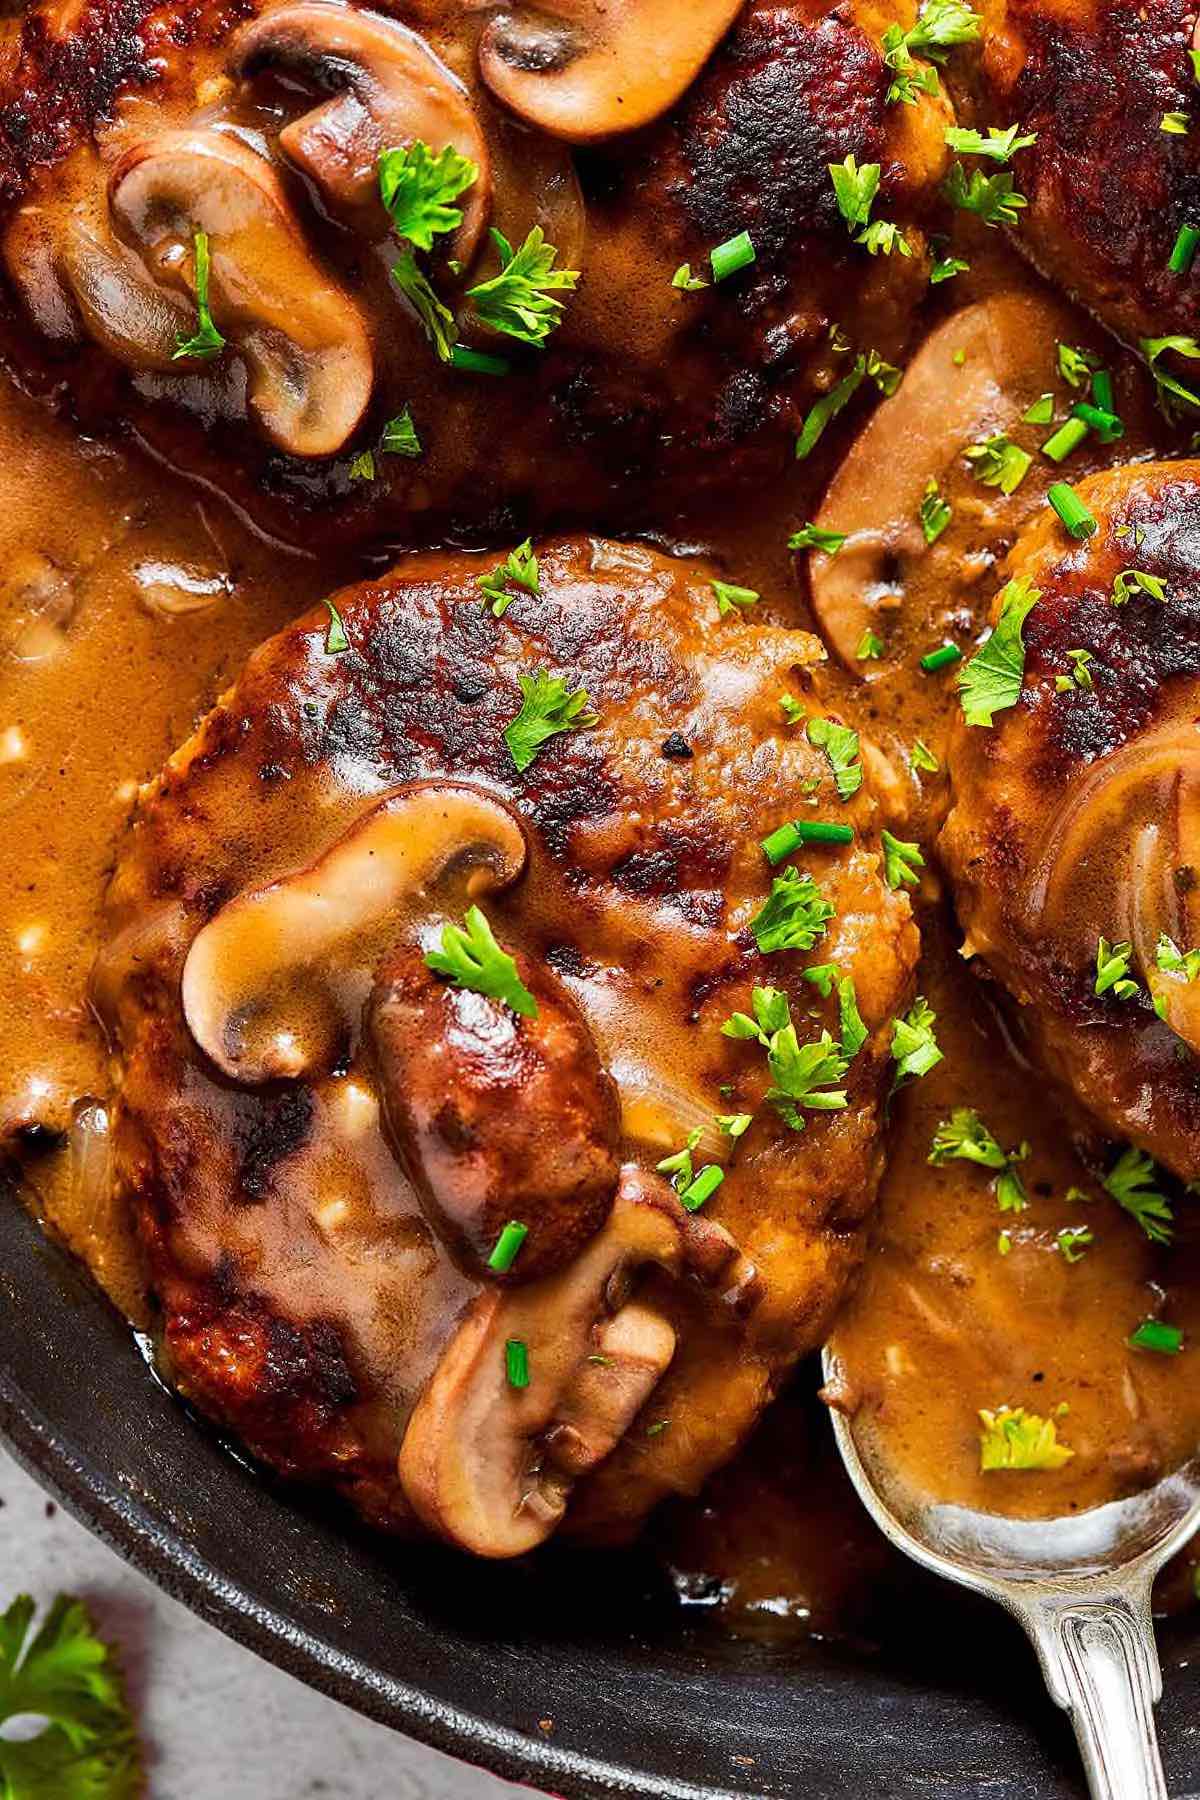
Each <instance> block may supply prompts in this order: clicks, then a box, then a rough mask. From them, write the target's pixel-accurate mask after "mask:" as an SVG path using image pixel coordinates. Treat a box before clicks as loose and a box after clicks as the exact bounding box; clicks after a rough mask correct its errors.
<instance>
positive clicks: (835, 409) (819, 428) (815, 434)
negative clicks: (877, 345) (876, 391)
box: [796, 356, 867, 462]
mask: <svg viewBox="0 0 1200 1800" xmlns="http://www.w3.org/2000/svg"><path fill="white" fill-rule="evenodd" d="M866 373H867V359H866V357H865V356H856V357H855V359H854V366H853V368H852V369H851V370H850V373H849V374H848V375H843V377H842V379H841V380H840V381H839V382H838V383H837V385H836V387H832V388H830V390H829V392H828V393H827V394H823V395H822V396H821V398H820V399H819V400H816V401H814V402H813V404H812V406H811V407H810V408H809V410H808V413H807V415H806V416H805V420H804V423H803V425H802V426H801V427H800V435H799V437H798V438H797V439H796V458H797V461H799V462H803V461H804V458H805V457H806V456H809V455H811V454H812V451H813V450H814V449H815V448H816V444H817V441H818V439H819V438H820V436H821V434H822V432H823V431H824V430H825V427H826V426H827V425H828V423H829V421H830V420H831V419H835V418H836V417H837V415H838V413H840V412H841V411H842V409H843V407H845V406H848V405H849V403H850V401H851V400H852V399H853V398H854V396H855V394H856V393H857V392H858V390H859V388H860V386H861V385H862V382H863V380H864V378H865V376H866Z"/></svg>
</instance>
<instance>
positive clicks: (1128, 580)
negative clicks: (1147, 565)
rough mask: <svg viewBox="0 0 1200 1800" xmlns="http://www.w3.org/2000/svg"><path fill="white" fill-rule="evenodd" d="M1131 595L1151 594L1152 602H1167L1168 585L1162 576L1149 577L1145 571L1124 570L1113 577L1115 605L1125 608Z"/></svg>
mask: <svg viewBox="0 0 1200 1800" xmlns="http://www.w3.org/2000/svg"><path fill="white" fill-rule="evenodd" d="M1130 594H1149V596H1150V598H1151V600H1165V599H1166V597H1167V584H1166V582H1165V581H1164V580H1163V579H1162V577H1161V575H1147V573H1146V571H1145V570H1144V569H1122V571H1121V573H1120V574H1119V575H1114V576H1113V585H1112V603H1113V605H1114V606H1124V604H1125V602H1126V601H1127V600H1128V598H1129V596H1130Z"/></svg>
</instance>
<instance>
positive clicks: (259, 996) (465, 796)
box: [182, 781, 526, 1082]
mask: <svg viewBox="0 0 1200 1800" xmlns="http://www.w3.org/2000/svg"><path fill="white" fill-rule="evenodd" d="M525 854H526V852H525V839H524V836H523V834H522V832H521V828H520V826H519V825H518V824H517V821H516V820H515V819H514V818H513V816H512V814H511V813H510V812H509V811H508V809H507V808H506V807H505V806H503V805H502V804H501V803H500V802H499V801H498V800H494V799H492V798H491V796H490V795H488V794H484V793H482V792H481V791H480V790H479V789H478V788H473V787H468V786H466V785H464V784H461V783H453V782H435V781H429V782H417V783H413V784H412V785H410V786H409V787H407V788H404V789H401V790H400V791H399V792H398V793H393V794H391V795H389V796H388V797H387V798H386V799H385V800H382V801H380V802H379V803H378V804H377V805H376V806H374V807H372V808H371V810H370V811H369V812H368V813H366V815H365V816H364V817H362V818H360V819H358V820H357V821H356V822H355V823H354V824H353V825H352V826H351V827H350V829H349V830H348V831H347V832H345V833H344V834H343V835H342V836H341V837H340V838H338V839H337V841H336V842H335V843H334V844H332V845H331V846H330V847H329V849H327V850H326V851H325V852H324V854H323V855H321V856H319V857H318V858H317V859H316V861H315V862H313V863H311V864H310V865H309V866H308V867H307V868H303V869H298V870H296V871H295V872H294V873H292V874H290V875H286V876H282V877H280V878H279V879H278V880H275V881H271V882H268V883H267V884H266V885H265V886H263V887H258V888H251V889H250V890H248V891H247V892H246V893H243V894H239V895H238V896H237V898H236V899H233V900H230V901H229V902H228V903H227V904H226V905H225V906H223V907H222V908H221V910H220V912H218V913H217V914H216V916H215V918H213V919H210V920H209V922H208V924H207V925H205V926H204V927H203V928H202V929H201V930H200V931H199V932H198V933H197V935H196V937H195V938H194V940H193V942H192V945H191V948H190V950H189V951H188V955H187V961H186V962H185V964H184V969H183V983H182V996H183V1010H184V1015H185V1017H186V1019H187V1023H188V1028H189V1030H190V1031H191V1033H192V1036H193V1037H194V1038H195V1040H196V1043H197V1044H198V1045H199V1046H200V1048H201V1049H202V1050H203V1051H204V1052H205V1054H206V1055H207V1056H208V1057H210V1058H211V1060H212V1061H213V1062H214V1063H216V1065H217V1067H218V1068H219V1069H221V1070H223V1072H224V1073H225V1074H226V1075H229V1076H232V1077H233V1079H234V1080H236V1081H243V1082H260V1081H269V1080H273V1079H279V1078H295V1077H297V1076H300V1075H303V1074H307V1073H312V1072H315V1071H317V1070H320V1069H322V1068H328V1067H329V1066H330V1064H331V1063H332V1061H333V1058H334V1055H335V1052H336V1049H337V1046H338V1044H339V1042H341V1041H342V1040H343V1039H344V1037H345V1034H346V1031H347V1028H348V1025H349V1022H350V1018H351V1016H352V1014H353V1013H354V1012H355V1011H356V1010H357V1008H359V1007H361V1005H362V1001H363V998H364V995H365V992H366V990H367V989H368V988H369V984H370V980H371V975H372V972H373V970H374V967H375V964H376V962H377V961H378V955H379V952H380V949H381V947H382V945H381V938H382V937H383V935H384V934H388V935H389V936H391V937H394V934H395V930H396V926H397V923H398V922H399V921H401V920H402V919H403V918H404V917H405V915H406V914H407V915H408V917H409V919H410V922H411V921H414V920H415V919H416V918H420V917H425V916H427V915H428V912H429V910H430V908H431V906H432V905H433V904H434V902H433V901H432V900H431V898H430V892H431V890H432V889H434V888H435V887H436V885H437V884H438V883H439V882H441V881H443V880H444V879H445V878H446V877H447V876H449V875H451V874H453V873H455V872H458V873H459V874H460V875H461V874H462V873H463V872H465V871H470V872H471V873H472V874H473V877H474V888H473V889H472V891H478V890H479V888H480V885H481V884H482V885H484V886H489V887H490V886H493V885H496V886H507V885H508V884H509V883H511V882H513V881H515V880H516V879H517V877H518V876H519V875H520V874H521V871H522V870H523V868H524V866H525ZM385 941H386V940H385Z"/></svg>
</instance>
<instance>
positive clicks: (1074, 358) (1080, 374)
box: [1057, 344, 1100, 392]
mask: <svg viewBox="0 0 1200 1800" xmlns="http://www.w3.org/2000/svg"><path fill="white" fill-rule="evenodd" d="M1057 349H1058V372H1059V374H1060V375H1061V376H1062V378H1063V380H1064V381H1065V382H1066V383H1067V385H1068V386H1069V387H1073V388H1083V389H1084V390H1085V392H1086V390H1087V389H1088V388H1089V387H1090V386H1091V381H1092V373H1093V371H1094V370H1095V369H1098V368H1099V367H1100V358H1099V357H1098V356H1096V355H1094V354H1093V352H1092V351H1091V350H1084V349H1081V348H1079V347H1078V346H1077V345H1073V344H1059V345H1058V347H1057Z"/></svg>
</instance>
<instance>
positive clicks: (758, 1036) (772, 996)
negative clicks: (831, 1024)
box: [660, 987, 792, 1166]
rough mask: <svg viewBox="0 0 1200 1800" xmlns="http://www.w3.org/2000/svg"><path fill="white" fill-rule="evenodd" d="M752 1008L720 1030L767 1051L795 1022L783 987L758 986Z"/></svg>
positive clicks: (739, 1014) (727, 1020) (751, 1003)
mask: <svg viewBox="0 0 1200 1800" xmlns="http://www.w3.org/2000/svg"><path fill="white" fill-rule="evenodd" d="M750 1005H751V1007H752V1009H753V1017H751V1015H750V1014H749V1013H744V1012H735V1013H730V1015H729V1017H728V1018H727V1019H726V1021H725V1023H724V1024H723V1025H722V1027H721V1033H722V1036H724V1037H731V1038H753V1039H754V1040H755V1042H757V1043H759V1044H762V1046H763V1047H764V1049H765V1048H766V1047H767V1045H769V1044H770V1041H771V1039H772V1037H773V1036H774V1034H775V1033H776V1032H777V1031H782V1030H783V1029H784V1027H785V1026H787V1025H790V1024H791V1022H792V1014H791V1008H790V1007H789V1005H788V997H787V995H786V994H785V993H784V992H783V990H782V989H781V988H774V987H765V988H762V987H756V988H755V989H754V991H753V993H752V994H751V996H750ZM660 1166H661V1165H660Z"/></svg>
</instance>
